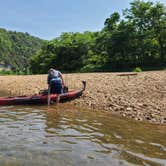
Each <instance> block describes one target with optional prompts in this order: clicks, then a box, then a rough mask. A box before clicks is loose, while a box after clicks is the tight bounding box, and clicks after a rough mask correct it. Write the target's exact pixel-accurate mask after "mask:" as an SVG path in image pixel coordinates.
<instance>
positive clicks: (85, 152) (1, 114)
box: [0, 104, 166, 166]
mask: <svg viewBox="0 0 166 166" xmlns="http://www.w3.org/2000/svg"><path fill="white" fill-rule="evenodd" d="M0 134H1V136H0V165H35V166H36V165H61V166H63V165H65V166H66V165H74V166H77V165H79V166H80V165H88V166H89V165H92V166H93V165H94V166H96V165H106V166H107V165H115V166H116V165H166V139H165V138H166V127H165V126H157V125H152V124H147V123H139V122H135V121H132V120H127V119H123V118H120V117H116V116H113V115H111V114H110V113H106V112H98V111H88V110H81V109H78V108H73V107H71V106H70V105H69V104H63V105H61V104H60V105H59V106H58V107H52V106H51V107H50V108H47V107H39V106H38V107H21V106H17V107H12V106H11V107H1V108H0Z"/></svg>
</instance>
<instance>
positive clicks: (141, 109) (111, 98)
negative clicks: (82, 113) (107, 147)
mask: <svg viewBox="0 0 166 166" xmlns="http://www.w3.org/2000/svg"><path fill="white" fill-rule="evenodd" d="M46 80H47V75H32V76H0V85H1V86H0V91H6V92H8V94H9V95H25V94H34V93H38V92H39V90H40V89H45V88H47V84H46ZM64 80H65V83H66V85H67V86H68V87H69V89H75V88H80V86H81V80H86V81H87V88H86V91H85V92H84V94H83V96H82V97H81V98H79V99H76V100H74V101H72V102H73V104H75V105H79V106H83V107H87V108H90V109H99V110H100V109H101V110H106V111H111V112H114V113H118V114H120V115H122V116H125V117H129V118H133V119H135V120H139V121H144V120H146V121H150V122H152V123H162V124H166V72H165V71H156V72H141V73H138V74H137V75H129V76H128V75H124V74H123V75H121V74H120V73H84V74H64Z"/></svg>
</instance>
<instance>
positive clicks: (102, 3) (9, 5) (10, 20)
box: [0, 0, 166, 40]
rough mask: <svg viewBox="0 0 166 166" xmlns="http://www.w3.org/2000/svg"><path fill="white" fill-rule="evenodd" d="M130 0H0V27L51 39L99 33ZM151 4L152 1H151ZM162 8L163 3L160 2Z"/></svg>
mask: <svg viewBox="0 0 166 166" xmlns="http://www.w3.org/2000/svg"><path fill="white" fill-rule="evenodd" d="M130 2H131V0H0V28H5V29H7V30H12V31H17V32H28V33H29V34H30V35H33V36H36V37H39V38H42V39H46V40H51V39H53V38H55V37H58V36H60V34H61V33H62V32H84V31H99V30H101V29H102V28H103V27H104V21H105V20H106V18H108V17H109V16H110V15H111V14H112V13H113V12H115V11H117V12H119V13H120V14H121V13H122V10H123V9H126V8H129V3H130ZM154 2H155V1H154ZM160 2H162V3H164V4H165V5H166V0H160Z"/></svg>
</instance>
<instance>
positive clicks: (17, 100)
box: [0, 81, 86, 106]
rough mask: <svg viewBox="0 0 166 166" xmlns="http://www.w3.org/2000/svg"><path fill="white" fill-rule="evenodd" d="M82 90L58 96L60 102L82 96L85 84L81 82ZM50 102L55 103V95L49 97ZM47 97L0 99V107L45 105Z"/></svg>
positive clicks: (33, 96) (40, 95) (41, 95)
mask: <svg viewBox="0 0 166 166" xmlns="http://www.w3.org/2000/svg"><path fill="white" fill-rule="evenodd" d="M82 83H83V88H82V89H81V90H72V91H69V92H67V93H63V94H61V95H60V102H65V101H69V100H73V99H75V98H78V97H80V96H81V95H82V93H83V91H84V90H85V87H86V82H85V81H82ZM50 99H51V101H56V99H57V94H51V95H50ZM47 100H48V95H43V94H38V95H31V96H15V97H0V105H1V106H5V105H25V104H28V105H29V104H34V105H37V104H39V105H40V104H47Z"/></svg>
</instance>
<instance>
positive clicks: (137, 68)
mask: <svg viewBox="0 0 166 166" xmlns="http://www.w3.org/2000/svg"><path fill="white" fill-rule="evenodd" d="M133 71H134V72H142V69H141V68H140V67H136V68H135V69H134V70H133Z"/></svg>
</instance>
